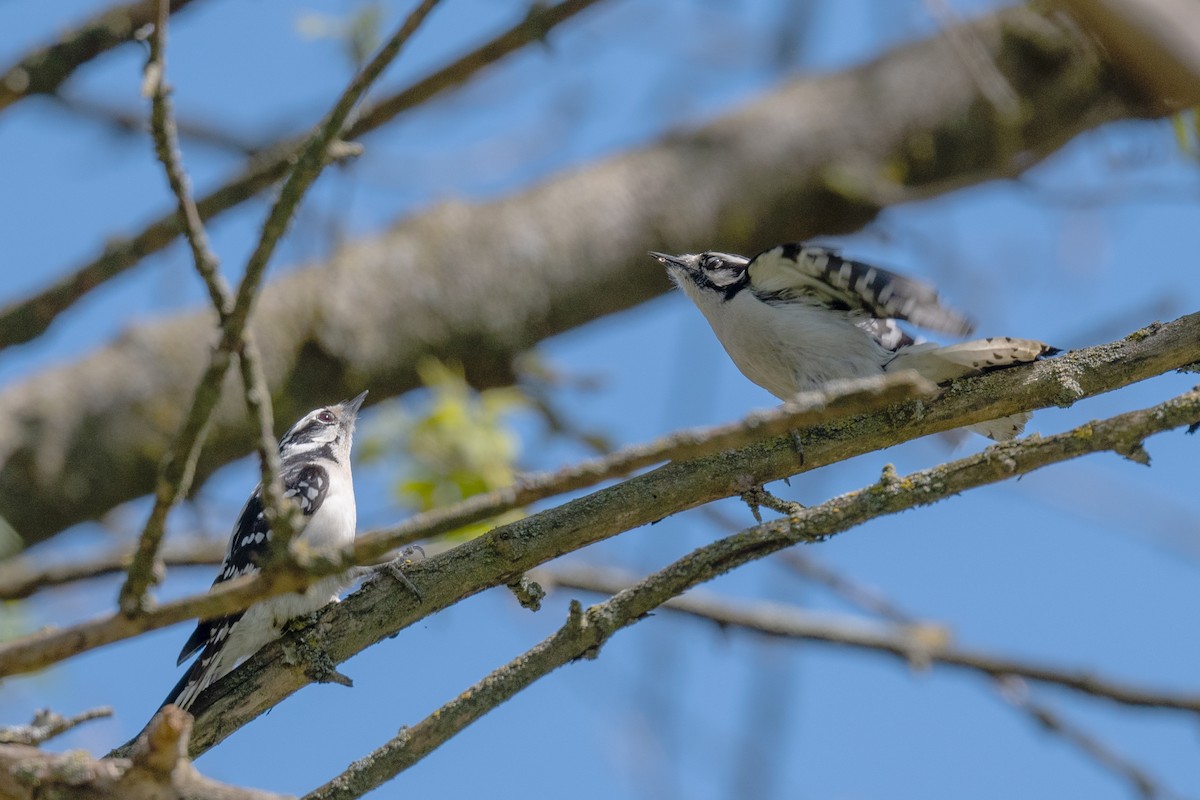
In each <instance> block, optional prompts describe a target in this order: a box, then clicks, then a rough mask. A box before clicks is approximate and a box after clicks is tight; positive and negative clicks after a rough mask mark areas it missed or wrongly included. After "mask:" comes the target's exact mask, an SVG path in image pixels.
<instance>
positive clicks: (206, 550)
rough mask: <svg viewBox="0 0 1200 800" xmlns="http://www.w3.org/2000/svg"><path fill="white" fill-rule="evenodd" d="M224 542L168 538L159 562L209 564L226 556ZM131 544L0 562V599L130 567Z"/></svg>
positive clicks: (92, 577)
mask: <svg viewBox="0 0 1200 800" xmlns="http://www.w3.org/2000/svg"><path fill="white" fill-rule="evenodd" d="M225 547H226V545H225V542H223V541H218V540H217V539H215V538H213V539H202V540H197V541H195V542H188V543H179V542H169V543H167V544H166V545H164V546H163V549H162V553H161V560H162V563H163V564H164V565H165V566H167V567H189V566H212V565H214V564H220V563H221V560H222V558H224V556H225ZM133 553H134V548H133V547H130V546H129V545H125V544H122V545H120V546H118V547H113V548H111V549H109V550H106V551H104V552H101V553H98V554H96V555H93V556H91V557H88V558H81V559H80V560H78V561H66V562H61V561H57V560H55V561H54V562H52V563H46V564H38V563H35V562H33V561H31V560H30V559H27V558H18V559H12V560H9V561H5V562H3V563H2V564H0V600H21V599H23V598H26V597H29V596H30V595H32V594H34V593H36V592H39V591H41V590H43V589H50V588H54V587H57V586H65V585H68V584H72V583H78V582H79V581H86V580H92V579H94V578H102V577H105V576H108V575H113V574H116V573H120V572H126V571H127V570H128V569H129V562H130V561H131V560H132V559H133Z"/></svg>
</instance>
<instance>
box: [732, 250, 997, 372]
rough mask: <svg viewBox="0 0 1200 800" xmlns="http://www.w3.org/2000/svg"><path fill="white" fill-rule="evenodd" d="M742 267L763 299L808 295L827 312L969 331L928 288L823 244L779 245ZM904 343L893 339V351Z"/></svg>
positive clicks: (965, 321)
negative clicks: (828, 309)
mask: <svg viewBox="0 0 1200 800" xmlns="http://www.w3.org/2000/svg"><path fill="white" fill-rule="evenodd" d="M747 270H748V272H749V274H750V286H751V288H752V289H753V291H754V293H755V295H757V296H758V297H759V299H761V300H763V301H765V302H768V303H770V302H794V301H796V300H804V299H811V300H812V302H814V303H816V304H819V305H822V306H825V307H827V308H830V309H831V310H837V311H846V312H850V313H851V314H863V315H866V316H867V317H869V318H873V319H877V320H890V319H898V320H905V321H908V322H911V323H913V324H914V325H919V326H921V327H922V328H927V329H929V330H935V331H941V332H943V333H950V334H955V335H958V336H966V335H968V334H970V333H971V331H972V330H974V325H973V324H972V323H971V321H970V320H968V319H967V318H966V317H964V316H962V315H961V314H959V313H957V312H956V311H953V310H951V309H948V308H946V307H945V306H943V305H942V304H941V302H940V301H939V299H938V294H937V291H936V290H935V289H934V288H933V287H932V286H929V285H928V284H926V283H922V282H921V281H917V280H913V279H912V278H906V277H905V276H903V275H898V274H897V273H895V272H891V271H889V270H886V269H882V268H880V267H874V266H871V265H870V264H864V263H862V262H861V261H853V260H851V259H846V258H842V257H841V256H840V255H838V253H837V252H836V251H835V250H831V249H829V248H826V247H820V246H818V245H810V244H804V243H791V244H781V245H778V246H776V247H772V248H771V249H770V250H766V251H764V252H762V253H759V254H758V255H756V256H755V257H754V258H752V259H751V260H750V263H749V265H748V266H747ZM874 333H875V334H876V335H877V336H878V337H879V338H880V339H881V340H884V339H886V338H890V337H899V336H902V335H903V334H902V333H901V332H899V329H898V328H896V329H894V331H893V330H892V329H891V328H889V329H887V330H884V329H882V328H881V329H880V330H879V331H875V332H874ZM910 341H911V340H910ZM903 343H905V342H902V341H900V340H899V339H897V341H896V342H895V343H893V346H892V349H894V348H895V347H898V346H900V344H903Z"/></svg>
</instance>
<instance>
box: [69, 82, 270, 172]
mask: <svg viewBox="0 0 1200 800" xmlns="http://www.w3.org/2000/svg"><path fill="white" fill-rule="evenodd" d="M51 97H52V98H53V99H54V101H55V102H56V103H57V104H58V107H59V108H61V109H62V110H63V111H65V112H67V113H70V114H74V115H77V116H80V117H83V118H85V119H91V120H95V121H96V122H98V123H100V124H103V125H106V126H108V127H109V128H110V129H112V130H115V131H117V132H119V133H123V134H149V133H150V127H149V126H148V125H147V124H146V117H145V115H144V114H142V113H141V112H139V111H133V110H130V109H126V108H123V107H120V106H117V105H115V104H112V103H108V102H106V101H104V100H99V99H97V98H95V97H92V96H88V95H85V94H83V93H63V92H57V93H55V94H53V95H51ZM175 128H176V130H177V131H178V132H179V138H180V139H181V140H182V141H186V142H190V143H192V144H201V145H207V146H209V147H212V148H219V149H220V150H223V151H225V152H232V153H237V154H239V155H242V156H248V157H249V156H255V155H257V154H258V153H259V152H261V151H262V149H263V147H262V145H260V144H257V143H256V142H253V141H250V140H247V139H243V138H241V137H239V136H238V135H236V134H234V133H232V132H230V131H229V130H227V129H226V128H224V127H219V126H218V125H210V124H208V123H207V122H204V121H201V120H200V119H185V118H182V117H179V116H176V118H175Z"/></svg>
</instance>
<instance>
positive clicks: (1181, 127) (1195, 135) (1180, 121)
mask: <svg viewBox="0 0 1200 800" xmlns="http://www.w3.org/2000/svg"><path fill="white" fill-rule="evenodd" d="M1171 127H1173V128H1174V129H1175V141H1176V142H1177V143H1178V144H1179V149H1180V150H1181V151H1182V152H1183V153H1185V154H1186V155H1188V156H1189V157H1190V158H1192V159H1195V160H1196V161H1200V109H1195V108H1190V109H1188V110H1187V111H1181V112H1179V113H1178V114H1176V115H1175V116H1173V117H1171Z"/></svg>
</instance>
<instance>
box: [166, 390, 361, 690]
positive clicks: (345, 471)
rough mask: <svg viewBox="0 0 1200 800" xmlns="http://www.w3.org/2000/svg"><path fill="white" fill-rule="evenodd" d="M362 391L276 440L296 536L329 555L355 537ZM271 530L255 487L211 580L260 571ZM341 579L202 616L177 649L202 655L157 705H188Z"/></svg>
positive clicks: (323, 599)
mask: <svg viewBox="0 0 1200 800" xmlns="http://www.w3.org/2000/svg"><path fill="white" fill-rule="evenodd" d="M366 396H367V393H366V392H363V393H362V394H360V395H359V396H358V397H355V398H354V399H353V400H346V401H343V402H341V403H338V404H336V405H332V406H325V407H323V408H318V409H314V410H313V411H310V412H308V413H307V414H305V415H304V417H303V418H301V419H300V421H299V422H297V423H296V424H295V425H293V426H292V427H291V428H290V429H289V430H288V432H287V433H286V434H284V436H283V439H281V440H280V442H279V459H280V477H281V478H282V479H283V485H284V497H285V498H287V499H290V500H291V501H292V502H294V503H296V504H297V505H298V506H299V507H300V511H301V514H302V515H303V516H302V521H301V526H300V528H299V531H298V532H297V534H296V539H297V542H299V543H303V545H304V546H306V547H307V548H308V549H310V550H312V551H315V552H320V553H326V554H332V553H335V552H337V551H338V550H340V549H341V548H343V547H345V546H347V545H350V544H351V543H352V542H353V541H354V531H355V526H356V524H357V514H356V510H355V502H354V481H353V476H352V475H351V472H350V447H351V445H352V444H353V442H354V424H355V422H356V420H357V418H358V410H359V408H360V407H361V406H362V402H363V399H364V398H366ZM270 540H271V530H270V525H269V523H268V521H267V517H266V513H265V509H264V507H263V501H262V487H261V485H260V486H259V487H258V488H256V489H255V490H254V493H253V494H251V495H250V499H249V500H248V501H247V502H246V505H245V507H244V508H243V509H242V513H241V515H240V516H239V517H238V521H237V525H235V526H234V529H233V534H232V535H231V536H230V538H229V549H228V550H227V551H226V554H225V561H224V563H223V564H222V566H221V572H220V573H219V574H218V575H217V577H216V580H214V581H213V585H214V586H216V585H217V584H218V583H222V582H224V581H227V580H231V579H233V578H236V577H238V576H240V575H247V574H250V573H253V572H257V571H258V565H257V563H256V562H257V560H259V559H260V558H261V557H262V556H263V555H265V554H266V552H267V548H268V547H269V546H270ZM343 580H344V579H343V578H342V577H340V576H333V577H329V578H323V579H321V580H319V581H317V582H316V583H314V584H313V585H312V586H310V587H309V588H308V589H307V590H306V591H304V592H302V593H289V594H282V595H277V596H275V597H271V598H268V599H266V600H263V601H262V602H259V603H256V604H254V605H252V606H250V607H249V608H247V609H246V610H245V611H240V612H237V613H235V614H229V615H228V616H224V617H220V618H217V619H207V620H201V621H200V623H199V624H198V625H197V626H196V630H195V631H194V632H193V633H192V636H191V638H189V639H188V640H187V642H186V643H185V644H184V646H183V650H182V651H181V652H180V654H179V661H178V662H177V663H178V664H182V663H183V662H184V661H186V660H187V659H188V658H189V657H191V656H192V654H194V653H195V652H196V651H200V657H199V658H198V659H196V661H195V663H193V664H192V666H191V668H190V669H188V671H187V672H186V673H185V674H184V676H183V678H181V679H180V681H179V683H178V684H176V686H175V688H174V689H172V690H171V693H170V695H168V696H167V699H166V700H164V701H163V705H166V704H167V703H174V704H175V705H177V706H179V707H180V708H182V709H187V708H189V707H190V706H191V705H192V703H193V702H194V701H195V700H196V698H197V697H198V696H199V694H200V692H202V691H203V690H204V689H205V688H206V687H207V686H208V685H209V684H211V683H212V682H213V681H215V680H217V679H218V678H220V677H222V676H224V675H225V674H226V673H228V672H230V671H231V670H233V668H234V667H236V666H237V665H238V664H239V663H240V662H241V661H243V660H245V659H246V658H249V657H250V656H252V655H254V653H255V652H257V651H258V649H259V648H260V647H262V646H263V645H264V644H266V643H267V642H269V641H271V640H272V639H276V638H278V637H279V636H280V634H281V633H282V629H283V626H284V625H285V624H286V623H287V622H288V620H291V619H294V618H295V617H299V616H303V615H305V614H310V613H312V612H313V611H316V610H317V609H319V608H321V607H323V606H325V605H327V604H329V603H331V602H336V601H337V599H338V592H339V591H341V589H342V588H344V583H343Z"/></svg>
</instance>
